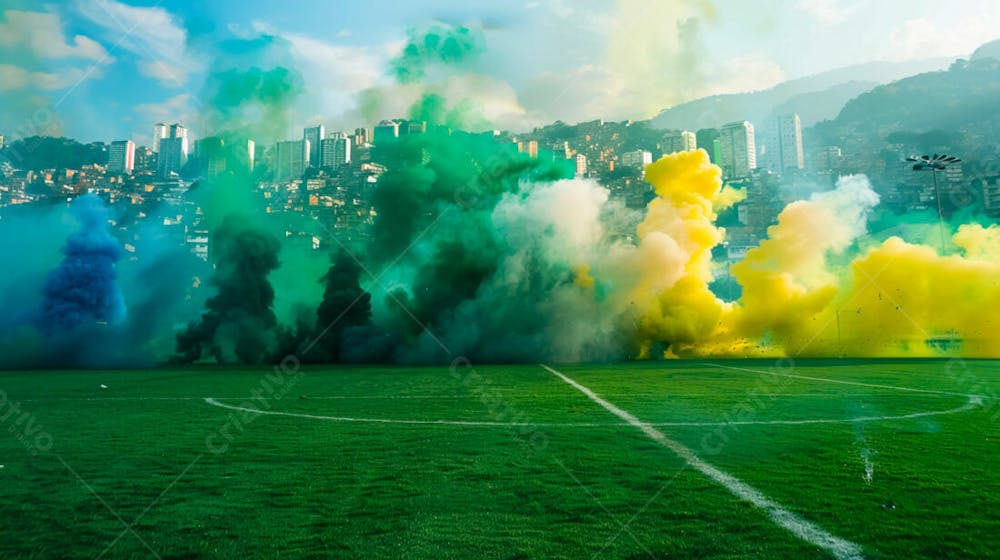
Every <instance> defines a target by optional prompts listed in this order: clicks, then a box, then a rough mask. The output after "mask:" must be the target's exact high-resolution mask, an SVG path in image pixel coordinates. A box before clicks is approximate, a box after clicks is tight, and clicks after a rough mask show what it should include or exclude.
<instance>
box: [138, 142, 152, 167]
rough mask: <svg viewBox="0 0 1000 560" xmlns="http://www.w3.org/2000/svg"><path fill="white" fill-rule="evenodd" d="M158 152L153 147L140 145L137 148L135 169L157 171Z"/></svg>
mask: <svg viewBox="0 0 1000 560" xmlns="http://www.w3.org/2000/svg"><path fill="white" fill-rule="evenodd" d="M155 167H156V152H154V151H153V148H147V147H146V146H139V147H138V148H136V150H135V169H136V170H138V171H156V168H155Z"/></svg>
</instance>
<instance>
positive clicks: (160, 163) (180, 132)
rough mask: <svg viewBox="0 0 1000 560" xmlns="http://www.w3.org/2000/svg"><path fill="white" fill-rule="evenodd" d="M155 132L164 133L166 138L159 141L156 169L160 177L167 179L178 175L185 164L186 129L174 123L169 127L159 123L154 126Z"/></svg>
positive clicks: (186, 153) (186, 152) (186, 148)
mask: <svg viewBox="0 0 1000 560" xmlns="http://www.w3.org/2000/svg"><path fill="white" fill-rule="evenodd" d="M156 130H157V131H158V132H160V131H166V136H165V137H162V138H160V139H159V146H158V148H159V156H158V157H157V160H156V161H157V163H156V169H157V173H158V174H159V175H160V176H161V177H164V178H167V177H170V175H171V174H174V173H180V172H181V169H183V168H184V166H185V165H186V164H187V155H188V136H187V129H186V128H184V127H183V126H181V125H179V124H176V123H175V124H172V125H170V126H167V125H165V124H162V123H161V124H157V125H156Z"/></svg>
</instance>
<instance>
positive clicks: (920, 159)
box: [906, 154, 962, 256]
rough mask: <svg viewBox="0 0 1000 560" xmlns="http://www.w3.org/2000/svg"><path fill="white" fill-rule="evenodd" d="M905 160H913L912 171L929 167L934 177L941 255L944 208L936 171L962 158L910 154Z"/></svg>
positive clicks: (943, 232)
mask: <svg viewBox="0 0 1000 560" xmlns="http://www.w3.org/2000/svg"><path fill="white" fill-rule="evenodd" d="M906 161H912V162H913V170H914V171H926V170H928V169H929V170H930V172H931V176H933V177H934V198H936V199H937V208H938V231H939V232H940V233H941V255H942V256H943V255H944V253H945V239H946V236H945V227H944V209H943V208H942V206H941V189H940V188H939V187H938V178H937V172H938V171H944V170H945V169H947V168H948V166H949V165H952V164H955V163H961V161H962V160H960V159H958V158H957V157H955V156H949V155H947V154H934V155H933V156H927V155H923V156H910V157H908V158H906Z"/></svg>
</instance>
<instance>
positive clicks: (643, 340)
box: [629, 150, 725, 355]
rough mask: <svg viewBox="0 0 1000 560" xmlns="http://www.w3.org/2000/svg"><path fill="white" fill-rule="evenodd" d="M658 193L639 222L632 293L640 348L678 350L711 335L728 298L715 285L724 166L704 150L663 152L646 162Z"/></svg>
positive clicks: (651, 182) (720, 232)
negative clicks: (667, 346) (717, 222)
mask: <svg viewBox="0 0 1000 560" xmlns="http://www.w3.org/2000/svg"><path fill="white" fill-rule="evenodd" d="M646 180H647V181H648V182H649V183H650V184H651V185H652V186H653V188H654V190H655V191H656V195H657V198H655V199H654V200H653V201H652V202H650V203H649V206H648V208H647V212H646V217H645V220H643V222H642V223H641V224H639V227H638V235H639V248H638V252H637V253H638V254H637V255H636V259H637V261H638V263H637V264H638V265H639V268H638V274H637V276H638V278H636V282H635V284H634V286H635V287H634V288H633V289H632V290H631V293H630V294H629V302H630V304H631V305H632V306H633V308H632V312H633V313H634V316H635V323H636V327H637V337H638V348H639V351H640V354H641V355H645V354H646V353H647V352H648V351H649V348H650V347H651V346H652V345H653V344H654V343H657V342H660V343H665V344H670V345H671V347H670V348H671V350H674V351H676V349H677V348H680V347H683V346H685V345H689V344H694V343H696V342H698V341H701V340H705V339H706V338H707V337H709V336H710V335H711V333H712V332H713V331H714V330H715V329H716V326H717V322H718V318H719V316H720V315H721V314H722V311H723V308H724V307H725V306H724V304H723V303H722V302H721V301H720V300H719V299H718V298H716V297H715V295H714V294H713V293H712V292H711V290H709V288H708V283H709V282H711V280H712V270H711V265H712V247H714V246H716V245H718V244H719V243H720V242H722V240H723V237H724V231H723V230H722V229H721V228H719V227H716V225H715V223H714V222H715V218H716V214H715V208H716V207H721V206H724V202H725V201H724V200H723V194H722V193H723V189H722V178H721V171H720V170H719V168H718V167H716V166H714V165H712V164H711V162H710V161H709V159H708V153H706V152H705V151H704V150H698V151H695V152H681V153H676V154H672V155H669V156H664V157H663V158H662V159H660V160H659V161H657V162H655V163H653V164H652V165H649V166H648V167H646Z"/></svg>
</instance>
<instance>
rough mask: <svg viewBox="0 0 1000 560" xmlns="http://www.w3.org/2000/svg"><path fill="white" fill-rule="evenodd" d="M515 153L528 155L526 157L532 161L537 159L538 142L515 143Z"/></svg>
mask: <svg viewBox="0 0 1000 560" xmlns="http://www.w3.org/2000/svg"><path fill="white" fill-rule="evenodd" d="M517 151H518V152H519V153H522V154H528V157H530V158H532V159H536V158H538V140H524V141H522V142H518V143H517Z"/></svg>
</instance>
